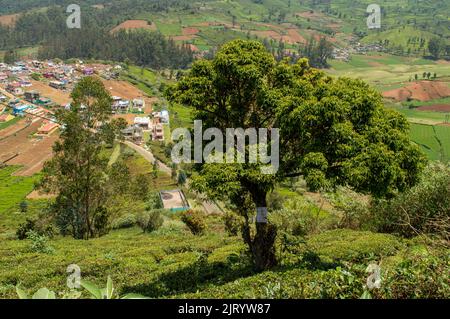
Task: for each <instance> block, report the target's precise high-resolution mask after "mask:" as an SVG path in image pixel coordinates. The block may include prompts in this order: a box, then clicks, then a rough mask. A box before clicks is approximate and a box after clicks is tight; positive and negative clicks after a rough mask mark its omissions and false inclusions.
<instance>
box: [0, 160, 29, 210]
mask: <svg viewBox="0 0 450 319" xmlns="http://www.w3.org/2000/svg"><path fill="white" fill-rule="evenodd" d="M19 169H20V167H19V166H7V167H5V168H2V169H0V194H1V196H0V214H2V213H4V212H5V211H6V210H8V209H9V208H11V207H14V206H16V205H17V204H18V203H20V202H21V201H22V200H24V199H25V198H26V196H27V195H28V194H29V193H31V192H32V191H33V189H34V183H35V182H36V181H37V180H38V175H36V176H33V177H22V176H12V174H13V173H14V172H16V171H18V170H19Z"/></svg>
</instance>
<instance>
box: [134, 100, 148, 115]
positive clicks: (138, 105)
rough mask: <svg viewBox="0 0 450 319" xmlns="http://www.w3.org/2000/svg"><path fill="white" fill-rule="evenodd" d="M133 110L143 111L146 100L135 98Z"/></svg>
mask: <svg viewBox="0 0 450 319" xmlns="http://www.w3.org/2000/svg"><path fill="white" fill-rule="evenodd" d="M132 105H133V111H137V112H142V110H143V109H144V108H145V101H144V100H143V99H133V103H132Z"/></svg>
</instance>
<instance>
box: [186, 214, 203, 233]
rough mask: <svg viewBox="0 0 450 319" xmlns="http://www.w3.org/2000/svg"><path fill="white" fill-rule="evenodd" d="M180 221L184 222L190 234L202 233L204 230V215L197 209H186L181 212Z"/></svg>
mask: <svg viewBox="0 0 450 319" xmlns="http://www.w3.org/2000/svg"><path fill="white" fill-rule="evenodd" d="M181 221H182V222H183V223H185V224H186V226H187V227H188V228H189V230H190V231H191V233H192V234H194V235H203V234H204V233H205V230H206V223H205V218H204V215H203V213H202V212H201V211H198V210H188V211H186V212H183V213H182V214H181Z"/></svg>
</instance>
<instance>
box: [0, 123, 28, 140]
mask: <svg viewBox="0 0 450 319" xmlns="http://www.w3.org/2000/svg"><path fill="white" fill-rule="evenodd" d="M26 126H27V120H26V119H23V120H20V121H19V122H17V123H16V124H14V125H11V126H8V127H7V128H5V129H3V130H1V131H0V139H2V138H4V137H6V136H9V135H13V134H15V133H16V132H18V131H20V130H21V129H23V128H24V127H26Z"/></svg>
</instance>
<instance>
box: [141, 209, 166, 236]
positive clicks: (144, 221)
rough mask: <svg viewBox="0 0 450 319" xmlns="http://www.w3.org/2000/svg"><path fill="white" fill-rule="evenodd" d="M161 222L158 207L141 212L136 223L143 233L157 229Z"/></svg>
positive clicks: (162, 220)
mask: <svg viewBox="0 0 450 319" xmlns="http://www.w3.org/2000/svg"><path fill="white" fill-rule="evenodd" d="M163 223H164V219H163V217H162V210H159V209H156V210H151V211H146V212H143V213H142V214H140V215H139V217H138V219H137V224H138V226H139V227H140V228H141V229H142V231H143V232H144V233H151V232H153V231H155V230H157V229H159V228H160V227H161V226H162V224H163Z"/></svg>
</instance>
